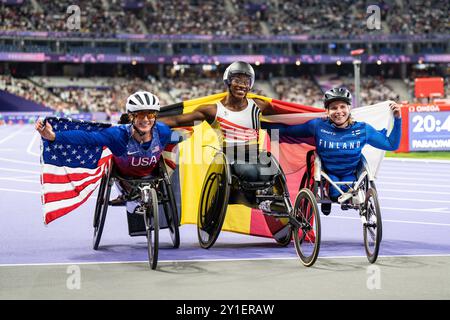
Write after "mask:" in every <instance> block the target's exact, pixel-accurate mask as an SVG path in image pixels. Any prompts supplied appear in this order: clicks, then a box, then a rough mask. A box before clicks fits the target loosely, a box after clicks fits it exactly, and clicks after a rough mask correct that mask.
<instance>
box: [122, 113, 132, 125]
mask: <svg viewBox="0 0 450 320" xmlns="http://www.w3.org/2000/svg"><path fill="white" fill-rule="evenodd" d="M129 123H131V118H130V115H129V114H128V113H122V115H121V116H120V120H119V124H129Z"/></svg>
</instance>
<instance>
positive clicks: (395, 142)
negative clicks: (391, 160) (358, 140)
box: [366, 117, 402, 151]
mask: <svg viewBox="0 0 450 320" xmlns="http://www.w3.org/2000/svg"><path fill="white" fill-rule="evenodd" d="M401 133H402V119H401V118H397V117H396V118H394V128H393V129H392V132H391V134H390V135H389V137H386V135H385V134H383V133H382V132H380V131H377V130H375V129H374V128H373V127H372V126H371V125H369V124H367V123H366V139H367V143H368V144H370V145H371V146H372V147H375V148H378V149H382V150H389V151H394V150H397V149H398V147H399V146H400V138H401Z"/></svg>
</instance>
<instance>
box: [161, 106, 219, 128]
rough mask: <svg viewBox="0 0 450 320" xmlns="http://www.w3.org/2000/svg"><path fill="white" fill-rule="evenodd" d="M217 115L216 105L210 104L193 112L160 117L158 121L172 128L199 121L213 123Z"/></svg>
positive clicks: (190, 124) (192, 124)
mask: <svg viewBox="0 0 450 320" xmlns="http://www.w3.org/2000/svg"><path fill="white" fill-rule="evenodd" d="M215 116H216V105H213V104H208V105H204V106H200V107H198V108H196V109H195V110H194V111H192V112H188V113H185V114H179V115H176V116H167V117H159V118H158V121H161V122H164V123H165V124H167V125H168V126H169V127H171V128H176V127H191V126H194V125H196V124H197V122H201V121H205V120H206V121H208V122H209V123H212V122H213V121H214V119H215Z"/></svg>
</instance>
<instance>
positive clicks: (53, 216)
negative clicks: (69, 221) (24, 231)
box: [45, 189, 95, 224]
mask: <svg viewBox="0 0 450 320" xmlns="http://www.w3.org/2000/svg"><path fill="white" fill-rule="evenodd" d="M94 191H95V189H94V190H92V191H91V192H89V194H88V195H87V196H86V197H85V198H84V199H83V200H81V201H80V202H77V203H75V204H74V205H71V206H70V207H66V208H62V209H58V210H55V211H51V212H48V213H47V214H46V215H45V224H49V223H50V222H52V221H53V220H55V219H58V218H60V217H62V216H64V215H66V214H67V213H69V212H70V211H72V210H74V209H76V208H78V207H79V206H81V205H82V204H83V203H85V202H86V200H87V199H89V197H90V196H91V194H92V192H94Z"/></svg>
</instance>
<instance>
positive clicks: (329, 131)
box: [264, 118, 401, 176]
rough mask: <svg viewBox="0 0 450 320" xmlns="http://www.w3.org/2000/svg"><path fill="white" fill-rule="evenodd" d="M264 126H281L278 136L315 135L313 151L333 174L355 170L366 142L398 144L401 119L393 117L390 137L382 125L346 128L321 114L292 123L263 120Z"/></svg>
mask: <svg viewBox="0 0 450 320" xmlns="http://www.w3.org/2000/svg"><path fill="white" fill-rule="evenodd" d="M264 128H268V129H280V136H281V135H287V136H292V137H303V138H306V137H314V139H315V144H316V151H317V153H318V155H319V157H320V159H321V161H322V166H323V168H324V170H325V171H326V172H329V173H330V174H334V175H336V176H346V175H351V174H354V171H355V169H356V166H357V165H358V164H359V161H360V160H361V153H362V149H363V148H364V146H365V145H366V143H367V144H369V145H371V146H373V147H375V148H378V149H382V150H396V149H397V148H398V146H399V144H400V136H401V119H398V118H395V119H394V128H393V130H392V132H391V134H390V136H389V137H386V134H385V133H386V130H385V129H383V130H381V131H377V130H375V129H374V128H373V127H372V126H371V125H369V124H367V123H365V122H355V123H353V124H352V125H351V126H349V127H347V128H337V127H336V126H334V125H333V124H332V123H331V122H329V121H328V120H323V119H320V118H317V119H313V120H310V121H308V122H306V123H304V124H299V125H293V126H286V125H282V124H265V125H264Z"/></svg>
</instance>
